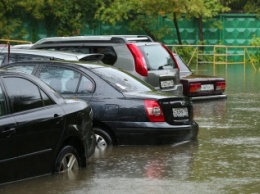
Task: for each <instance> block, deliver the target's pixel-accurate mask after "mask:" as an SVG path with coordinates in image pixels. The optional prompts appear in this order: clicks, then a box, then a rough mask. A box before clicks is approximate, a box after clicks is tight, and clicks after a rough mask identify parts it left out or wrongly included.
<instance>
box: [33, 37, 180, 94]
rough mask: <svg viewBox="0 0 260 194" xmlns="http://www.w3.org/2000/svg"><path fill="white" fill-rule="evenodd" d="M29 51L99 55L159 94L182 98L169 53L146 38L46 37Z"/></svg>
mask: <svg viewBox="0 0 260 194" xmlns="http://www.w3.org/2000/svg"><path fill="white" fill-rule="evenodd" d="M31 49H48V50H56V51H70V52H76V53H84V54H91V53H102V54H104V58H103V59H102V62H103V63H104V64H107V65H111V66H115V67H118V68H121V69H124V70H126V71H128V72H130V73H131V74H133V75H135V76H137V77H138V78H139V79H142V80H143V81H146V82H147V83H149V84H150V85H152V86H154V87H155V88H156V89H157V90H160V91H169V92H171V93H173V94H179V95H182V92H183V89H182V84H181V83H180V74H179V69H178V66H177V65H176V61H175V59H174V57H173V55H172V52H171V51H169V50H168V48H167V47H166V46H165V45H164V44H162V43H159V42H154V41H153V40H152V39H151V38H150V37H149V36H145V35H104V36H71V37H49V38H43V39H41V40H39V41H38V42H36V43H35V44H34V45H33V46H32V47H31Z"/></svg>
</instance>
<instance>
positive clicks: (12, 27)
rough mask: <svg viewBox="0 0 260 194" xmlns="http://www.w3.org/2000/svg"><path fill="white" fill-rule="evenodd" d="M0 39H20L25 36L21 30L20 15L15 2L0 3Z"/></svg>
mask: <svg viewBox="0 0 260 194" xmlns="http://www.w3.org/2000/svg"><path fill="white" fill-rule="evenodd" d="M0 9H1V13H0V37H1V39H22V37H23V36H24V35H25V34H26V33H25V29H22V15H21V12H20V11H19V5H18V3H17V1H16V0H9V1H4V0H1V1H0Z"/></svg>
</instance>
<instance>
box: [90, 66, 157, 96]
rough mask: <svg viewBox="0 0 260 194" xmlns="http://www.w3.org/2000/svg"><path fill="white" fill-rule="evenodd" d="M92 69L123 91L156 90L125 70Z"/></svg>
mask: <svg viewBox="0 0 260 194" xmlns="http://www.w3.org/2000/svg"><path fill="white" fill-rule="evenodd" d="M92 71H93V72H94V73H95V74H97V75H98V76H99V77H100V78H101V79H103V80H105V81H106V82H108V83H109V84H110V85H112V86H113V87H114V88H116V89H117V90H119V91H121V92H135V91H152V90H155V89H154V88H153V87H152V86H151V85H149V84H147V83H146V82H143V81H141V80H139V79H138V78H135V77H133V76H132V75H131V74H129V73H127V72H124V71H120V70H117V69H114V68H96V69H92Z"/></svg>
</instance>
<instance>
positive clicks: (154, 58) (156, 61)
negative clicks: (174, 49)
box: [138, 44, 177, 70]
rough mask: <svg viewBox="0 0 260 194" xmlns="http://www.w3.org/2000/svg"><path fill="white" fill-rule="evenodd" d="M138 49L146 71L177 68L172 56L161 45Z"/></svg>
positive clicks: (144, 46)
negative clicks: (144, 60)
mask: <svg viewBox="0 0 260 194" xmlns="http://www.w3.org/2000/svg"><path fill="white" fill-rule="evenodd" d="M138 47H139V48H140V50H141V51H142V53H143V55H144V57H145V59H146V62H147V66H148V70H158V69H173V68H177V65H176V63H175V61H174V60H173V58H172V56H171V55H170V54H169V53H168V51H167V50H166V49H165V48H163V46H162V45H160V44H158V45H143V46H138Z"/></svg>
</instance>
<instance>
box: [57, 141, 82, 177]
mask: <svg viewBox="0 0 260 194" xmlns="http://www.w3.org/2000/svg"><path fill="white" fill-rule="evenodd" d="M80 167H82V163H81V160H80V157H79V154H78V152H77V150H76V149H75V148H74V147H72V146H65V147H64V148H63V149H62V150H61V151H60V153H59V154H58V157H57V159H56V163H55V169H54V172H56V173H61V172H72V171H74V170H77V169H79V168H80Z"/></svg>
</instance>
